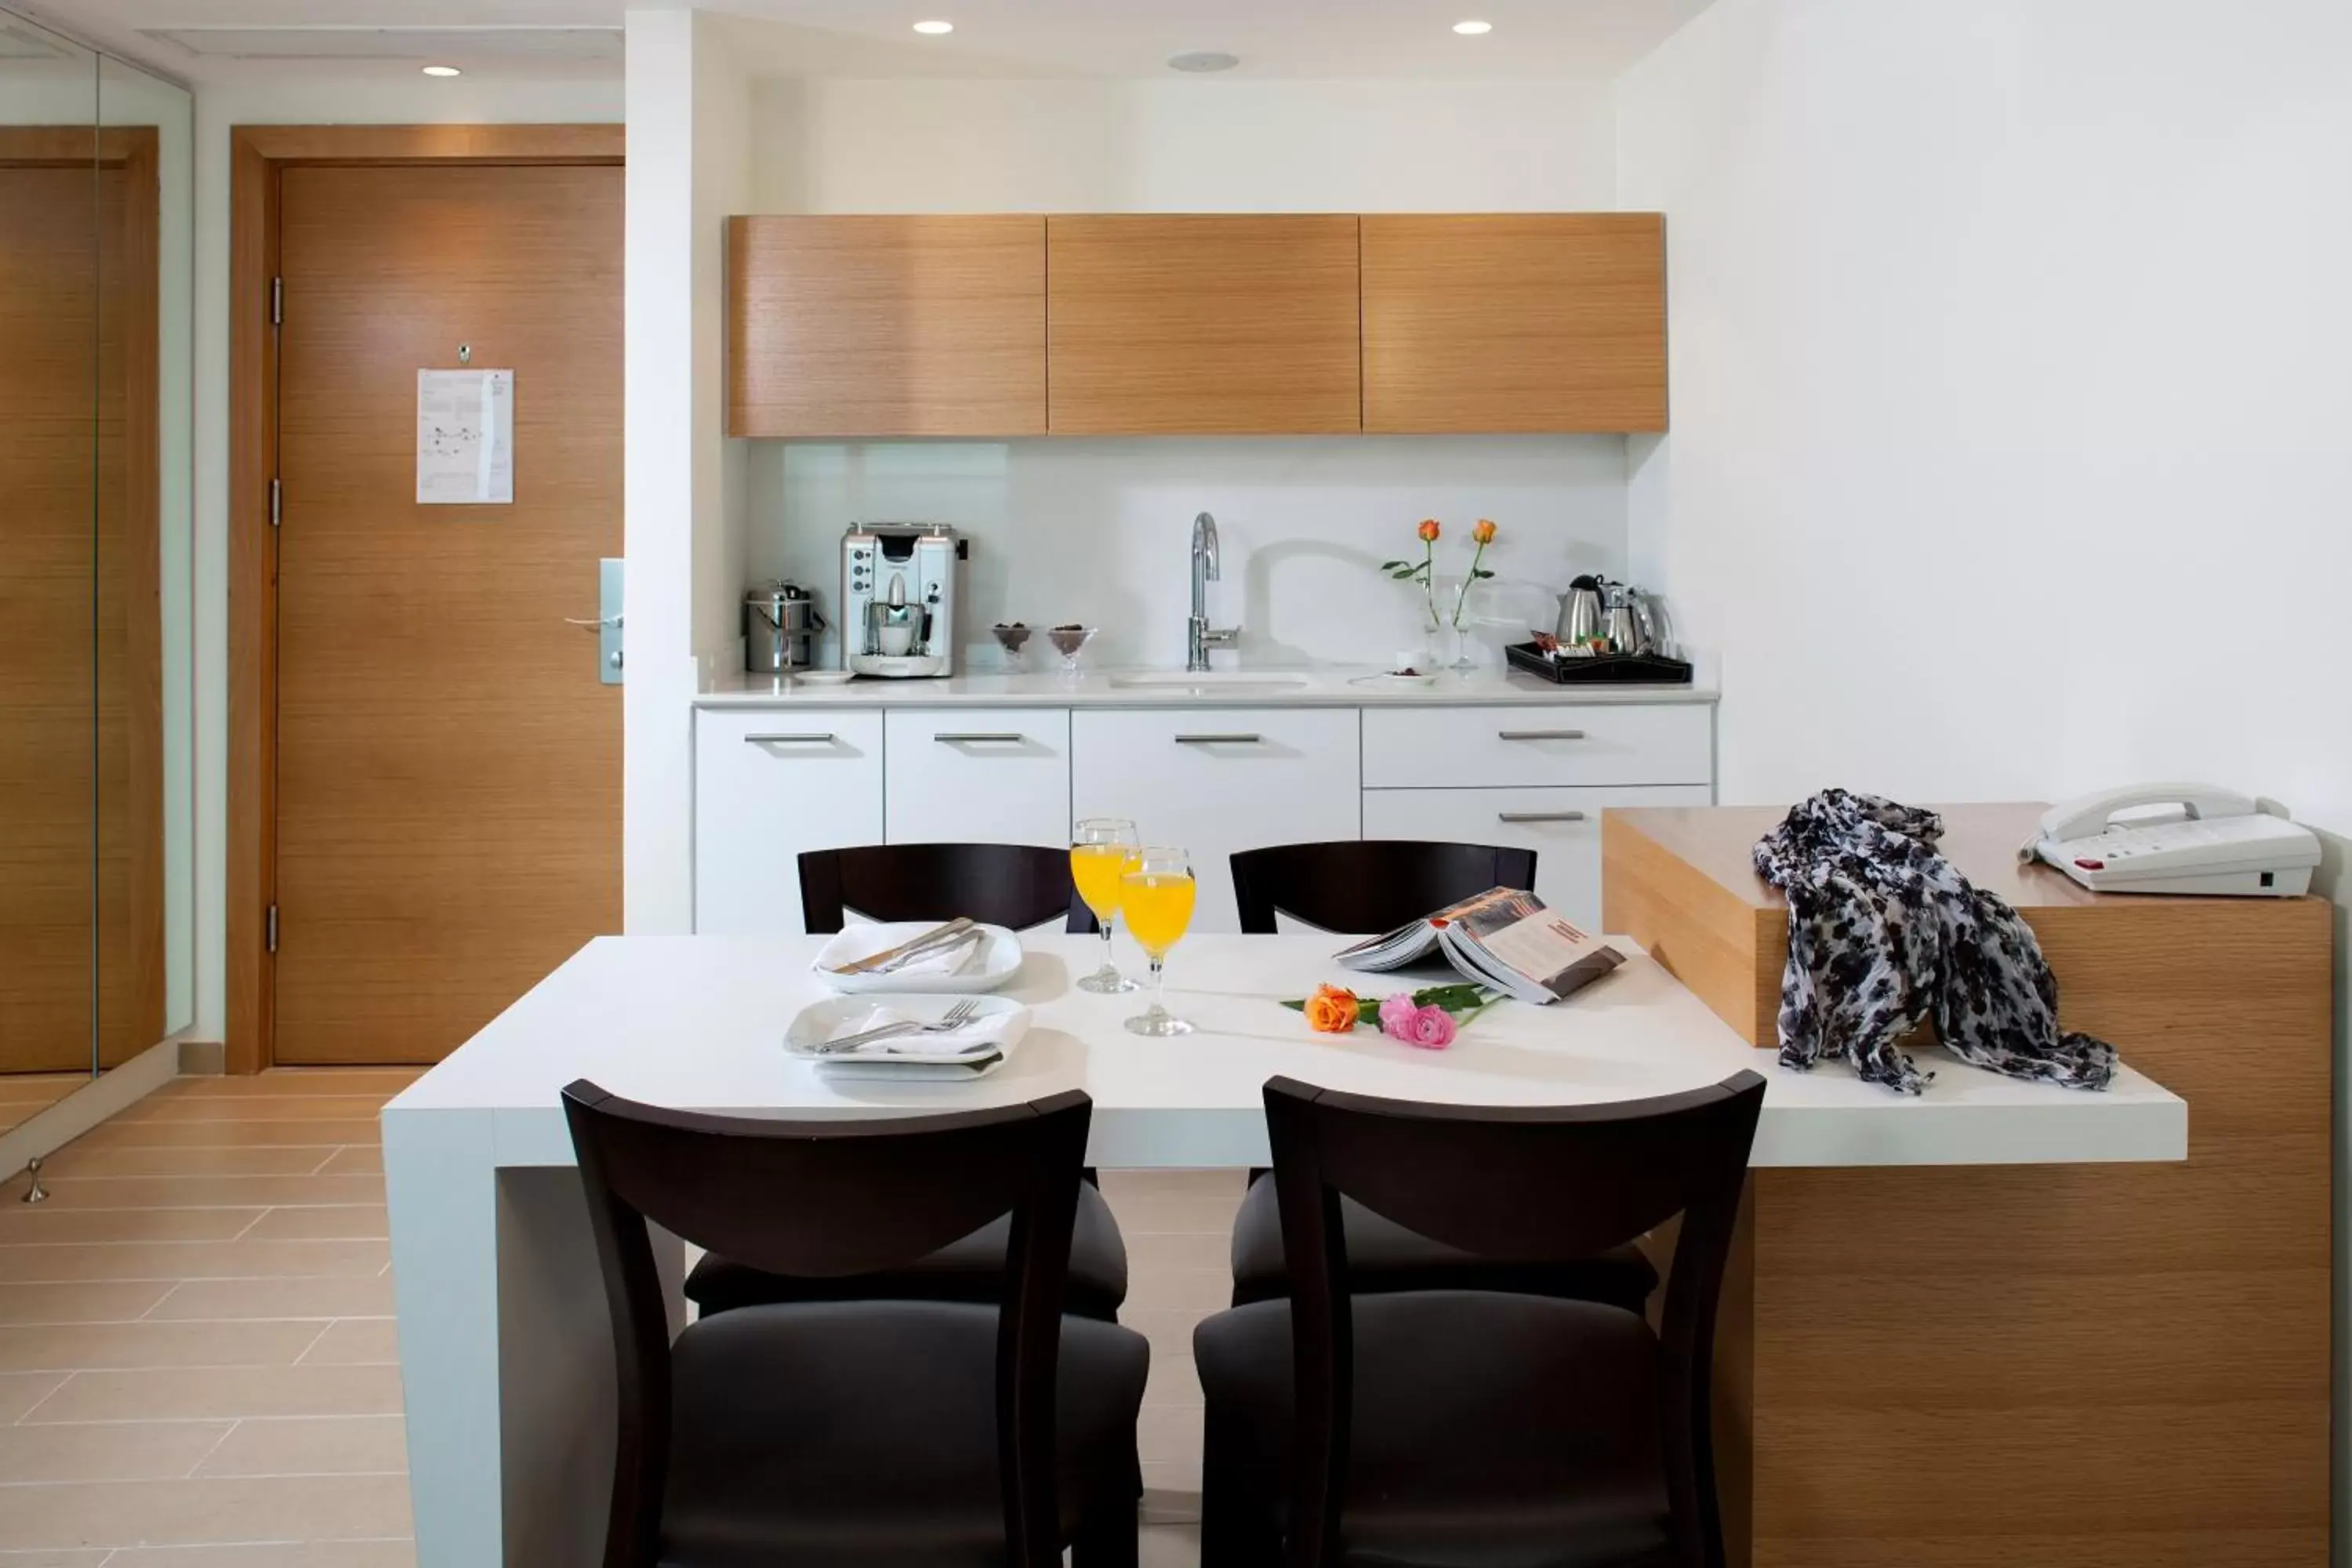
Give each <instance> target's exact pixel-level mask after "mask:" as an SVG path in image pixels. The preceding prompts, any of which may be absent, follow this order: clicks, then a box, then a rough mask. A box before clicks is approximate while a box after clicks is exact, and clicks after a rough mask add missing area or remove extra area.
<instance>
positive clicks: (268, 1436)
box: [0, 1415, 408, 1568]
mask: <svg viewBox="0 0 2352 1568" xmlns="http://www.w3.org/2000/svg"><path fill="white" fill-rule="evenodd" d="M19 1430H22V1428H19ZM407 1469H408V1438H407V1432H406V1427H405V1424H404V1422H403V1421H402V1420H401V1418H400V1417H399V1416H397V1415H321V1416H313V1417H310V1418H309V1419H306V1420H281V1421H240V1422H238V1423H237V1424H236V1431H235V1432H233V1433H231V1434H230V1435H229V1436H228V1438H227V1440H226V1442H224V1443H222V1444H221V1446H220V1447H217V1448H215V1449H214V1450H212V1452H211V1455H210V1456H209V1457H208V1458H206V1459H205V1462H204V1465H203V1468H200V1469H199V1470H197V1471H196V1474H198V1475H200V1476H363V1475H402V1474H405V1473H406V1471H407ZM0 1568H7V1565H6V1564H5V1563H0Z"/></svg>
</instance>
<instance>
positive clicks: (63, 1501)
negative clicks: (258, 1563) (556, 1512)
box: [0, 1476, 410, 1547]
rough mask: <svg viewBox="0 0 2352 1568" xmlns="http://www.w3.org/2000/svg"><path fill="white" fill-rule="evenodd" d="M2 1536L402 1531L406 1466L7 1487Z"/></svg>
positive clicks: (21, 1541)
mask: <svg viewBox="0 0 2352 1568" xmlns="http://www.w3.org/2000/svg"><path fill="white" fill-rule="evenodd" d="M265 1523H266V1527H267V1528H268V1529H269V1530H270V1531H275V1532H278V1535H279V1536H280V1538H281V1539H287V1540H293V1541H332V1540H336V1539H339V1538H345V1539H347V1538H352V1537H359V1538H366V1537H379V1538H381V1537H385V1536H397V1535H401V1534H403V1533H404V1532H406V1531H408V1530H409V1528H410V1525H409V1512H408V1479H407V1478H406V1477H404V1476H298V1477H270V1478H261V1479H226V1478H224V1479H209V1480H188V1481H85V1482H78V1483H73V1484H68V1485H60V1486H27V1487H17V1488H12V1489H10V1496H9V1498H8V1507H7V1509H6V1510H0V1546H15V1547H60V1546H129V1545H143V1546H151V1547H152V1546H158V1545H170V1544H183V1543H184V1544H191V1545H193V1544H205V1543H211V1542H242V1541H247V1540H250V1539H252V1538H253V1535H254V1531H255V1529H256V1527H257V1525H263V1524H265Z"/></svg>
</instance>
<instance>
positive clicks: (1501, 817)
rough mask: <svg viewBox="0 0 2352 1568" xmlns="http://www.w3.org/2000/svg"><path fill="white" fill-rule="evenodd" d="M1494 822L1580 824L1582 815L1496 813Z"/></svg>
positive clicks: (1554, 812) (1556, 812) (1575, 813)
mask: <svg viewBox="0 0 2352 1568" xmlns="http://www.w3.org/2000/svg"><path fill="white" fill-rule="evenodd" d="M1495 820H1496V821H1497V822H1513V823H1517V822H1582V821H1583V820H1584V813H1582V812H1580V811H1498V812H1496V814H1495Z"/></svg>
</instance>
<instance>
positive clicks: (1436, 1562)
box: [1192, 1072, 1764, 1568]
mask: <svg viewBox="0 0 2352 1568" xmlns="http://www.w3.org/2000/svg"><path fill="white" fill-rule="evenodd" d="M1763 1102H1764V1080H1763V1079H1761V1078H1760V1077H1759V1076H1758V1075H1757V1074H1755V1073H1753V1072H1741V1073H1738V1074H1736V1075H1734V1076H1733V1077H1731V1078H1728V1079H1725V1080H1724V1081H1723V1082H1721V1083H1719V1084H1716V1085H1713V1086H1710V1087H1708V1088H1706V1089H1695V1090H1692V1091H1691V1092H1689V1093H1686V1094H1678V1095H1673V1096H1669V1097H1666V1098H1663V1099H1657V1100H1634V1101H1630V1102H1621V1103H1617V1104H1610V1105H1598V1106H1590V1107H1571V1108H1562V1109H1546V1108H1513V1109H1499V1110H1498V1109H1485V1108H1477V1107H1465V1106H1444V1105H1421V1104H1414V1103H1411V1102H1406V1101H1400V1100H1370V1099H1366V1098H1363V1097H1361V1096H1356V1095H1345V1094H1339V1093H1335V1092H1331V1091H1328V1090H1324V1089H1315V1088H1313V1087H1310V1086H1308V1085H1306V1084H1301V1083H1296V1082H1292V1081H1290V1080H1289V1079H1275V1080H1274V1081H1273V1082H1271V1083H1269V1084H1267V1085H1266V1089H1265V1113H1266V1123H1267V1131H1268V1132H1269V1134H1270V1135H1271V1137H1272V1139H1273V1142H1274V1160H1275V1180H1276V1184H1277V1189H1278V1192H1279V1194H1280V1201H1281V1208H1282V1227H1283V1233H1284V1237H1285V1239H1286V1241H1287V1242H1288V1244H1289V1251H1290V1257H1291V1274H1292V1278H1291V1294H1290V1297H1289V1299H1288V1300H1272V1301H1262V1302H1259V1303H1257V1304H1256V1305H1255V1306H1248V1307H1240V1308H1235V1309H1234V1310H1230V1311H1226V1312H1222V1313H1220V1314H1218V1315H1217V1316H1216V1317H1213V1318H1211V1319H1209V1320H1208V1321H1205V1322H1203V1323H1202V1324H1201V1325H1200V1327H1199V1329H1198V1330H1196V1331H1195V1332H1194V1334H1193V1341H1192V1350H1193V1359H1194V1362H1195V1363H1196V1365H1197V1366H1198V1368H1199V1371H1200V1377H1201V1385H1202V1390H1203V1391H1204V1392H1205V1394H1206V1395H1207V1402H1208V1408H1207V1426H1206V1433H1207V1436H1206V1443H1205V1451H1204V1454H1203V1467H1202V1469H1203V1474H1202V1547H1201V1555H1202V1562H1203V1563H1216V1564H1218V1568H1247V1565H1256V1564H1266V1563H1277V1562H1278V1563H1282V1564H1284V1565H1285V1568H1325V1565H1327V1564H1337V1563H1343V1562H1345V1563H1413V1564H1416V1565H1417V1568H1444V1565H1452V1564H1459V1565H1463V1568H1470V1565H1474V1564H1475V1565H1478V1568H1486V1565H1489V1564H1517V1563H1530V1564H1533V1563H1540V1564H1544V1565H1545V1568H1602V1565H1604V1564H1605V1565H1610V1568H1620V1565H1622V1568H1632V1565H1633V1564H1640V1565H1641V1568H1720V1565H1721V1564H1722V1563H1723V1561H1724V1547H1723V1529H1722V1521H1721V1518H1720V1515H1719V1510H1718V1507H1717V1498H1716V1483H1715V1450H1714V1447H1713V1441H1712V1438H1711V1436H1710V1427H1709V1408H1708V1395H1709V1390H1708V1377H1709V1371H1710V1366H1711V1363H1712V1358H1713V1354H1714V1345H1715V1321H1716V1309H1717V1299H1718V1297H1719V1296H1720V1294H1721V1289H1722V1284H1723V1272H1724V1267H1725V1262H1726V1259H1727V1256H1728V1254H1729V1252H1730V1247H1731V1238H1732V1230H1733V1226H1734V1225H1735V1223H1736V1221H1737V1218H1738V1210H1739V1197H1740V1192H1741V1188H1742V1185H1743V1184H1744V1183H1745V1181H1746V1179H1747V1173H1748V1151H1749V1148H1750V1145H1751V1143H1752V1142H1753V1141H1754V1137H1755V1131H1756V1120H1757V1116H1758V1113H1759V1110H1761V1108H1762V1106H1763ZM1343 1196H1344V1197H1352V1198H1354V1199H1356V1200H1357V1201H1358V1202H1360V1203H1361V1204H1363V1205H1364V1206H1365V1207H1367V1208H1369V1209H1370V1210H1372V1211H1373V1212H1375V1213H1377V1214H1380V1215H1384V1216H1386V1217H1387V1218H1389V1219H1391V1220H1393V1221H1394V1222H1396V1223H1397V1224H1399V1225H1402V1226H1405V1227H1406V1228H1407V1229H1409V1230H1412V1231H1413V1232H1414V1233H1416V1234H1419V1235H1423V1236H1427V1237H1434V1238H1435V1239H1437V1240H1439V1241H1442V1242H1444V1244H1445V1245H1447V1246H1449V1247H1456V1248H1459V1249H1460V1250H1462V1251H1465V1252H1468V1253H1473V1254H1477V1255H1481V1256H1502V1257H1507V1258H1536V1257H1550V1258H1585V1257H1590V1256H1591V1255H1592V1254H1594V1253H1595V1252H1598V1251H1601V1250H1602V1249H1604V1248H1607V1247H1613V1246H1616V1245H1619V1244H1621V1243H1623V1242H1626V1241H1628V1240H1630V1239H1632V1238H1633V1237H1637V1236H1640V1235H1643V1234H1644V1233H1645V1232H1648V1231H1650V1230H1653V1229H1654V1228H1656V1227H1657V1226H1660V1225H1661V1224H1663V1223H1664V1221H1666V1220H1667V1219H1669V1218H1672V1217H1674V1216H1675V1215H1680V1216H1681V1220H1682V1225H1681V1230H1680V1234H1679V1236H1678V1237H1677V1239H1676V1242H1675V1256H1674V1263H1673V1266H1672V1268H1671V1269H1670V1271H1669V1275H1668V1279H1667V1281H1666V1294H1665V1300H1664V1310H1663V1312H1662V1315H1661V1324H1660V1327H1659V1329H1658V1330H1657V1331H1652V1329H1651V1327H1650V1325H1649V1323H1648V1322H1647V1321H1645V1320H1644V1319H1643V1317H1642V1316H1641V1315H1640V1314H1638V1313H1635V1312H1630V1311H1627V1310H1623V1309H1622V1308H1619V1307H1612V1306H1608V1305H1605V1304H1602V1303H1601V1302H1596V1301H1579V1300H1559V1299H1558V1298H1552V1297H1543V1296H1527V1295H1516V1294H1507V1293H1499V1292H1488V1291H1473V1290H1426V1291H1403V1292H1398V1293H1395V1294H1391V1295H1360V1294H1351V1293H1350V1292H1349V1290H1348V1289H1347V1288H1346V1281H1347V1279H1348V1278H1349V1256H1348V1240H1349V1238H1348V1235H1347V1232H1346V1230H1345V1228H1344V1227H1343V1226H1341V1224H1340V1223H1339V1205H1340V1200H1341V1199H1342V1197H1343Z"/></svg>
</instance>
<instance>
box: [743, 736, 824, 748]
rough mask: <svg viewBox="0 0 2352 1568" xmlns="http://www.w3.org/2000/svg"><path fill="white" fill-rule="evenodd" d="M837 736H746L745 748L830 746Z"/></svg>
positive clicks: (744, 739)
mask: <svg viewBox="0 0 2352 1568" xmlns="http://www.w3.org/2000/svg"><path fill="white" fill-rule="evenodd" d="M840 738H841V737H839V736H838V735H746V736H744V737H743V743H744V744H745V745H747V746H830V745H832V744H833V743H834V742H835V741H837V740H839V739H840Z"/></svg>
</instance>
